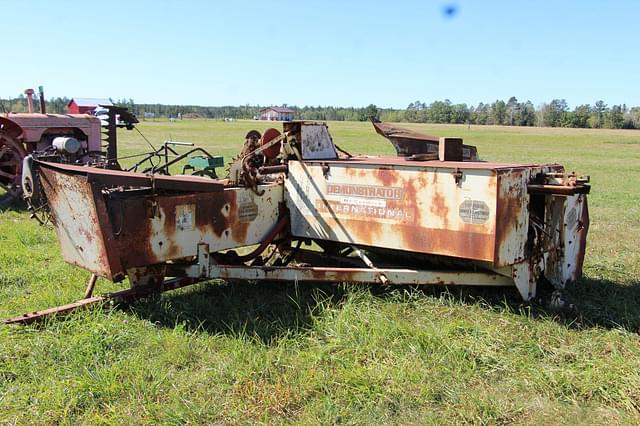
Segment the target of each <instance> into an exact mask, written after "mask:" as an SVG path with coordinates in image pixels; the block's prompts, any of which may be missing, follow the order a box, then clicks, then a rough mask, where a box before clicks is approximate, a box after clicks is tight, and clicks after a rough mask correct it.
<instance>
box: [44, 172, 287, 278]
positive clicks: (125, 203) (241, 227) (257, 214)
mask: <svg viewBox="0 0 640 426" xmlns="http://www.w3.org/2000/svg"><path fill="white" fill-rule="evenodd" d="M40 170H41V176H42V177H41V181H42V183H43V189H44V191H45V194H46V196H47V199H48V200H49V205H50V207H51V211H52V214H53V218H54V223H55V227H56V232H57V234H58V238H59V240H60V246H61V249H62V254H63V257H64V259H65V260H66V261H67V262H69V263H72V264H74V265H78V266H80V267H82V268H85V269H87V270H89V271H91V272H93V273H95V274H96V275H100V276H102V277H105V278H108V279H112V280H119V279H122V278H124V275H125V273H126V271H127V270H128V269H130V268H133V267H138V266H148V265H153V264H158V263H162V262H165V261H168V260H177V259H182V258H188V257H191V256H195V255H197V245H198V243H207V244H209V246H210V247H211V249H212V251H218V250H224V249H229V248H236V247H242V246H247V245H252V244H258V243H260V242H261V241H262V240H263V239H264V236H265V235H266V234H267V233H268V232H269V231H270V229H271V228H273V226H274V225H275V223H276V222H277V220H278V216H279V207H280V206H279V204H280V203H281V202H282V201H283V193H282V186H281V185H277V184H273V185H263V186H261V187H260V189H261V190H264V191H265V192H264V194H263V195H262V196H258V195H256V194H255V193H254V192H253V191H251V190H250V189H249V188H225V189H224V190H223V191H221V192H212V193H206V192H200V193H188V194H187V195H181V194H175V195H174V194H155V193H152V192H148V193H146V194H142V193H140V192H139V189H138V190H137V191H136V190H122V191H117V190H116V191H110V192H109V191H105V187H104V186H101V185H100V184H99V183H98V182H96V181H95V180H93V181H92V180H91V179H90V177H91V175H90V174H89V175H88V176H87V174H83V173H79V172H77V173H73V172H70V171H69V170H67V171H66V172H63V171H62V170H63V169H61V168H59V167H57V166H54V167H51V168H49V167H47V166H46V165H45V166H41V168H40ZM149 190H150V189H149Z"/></svg>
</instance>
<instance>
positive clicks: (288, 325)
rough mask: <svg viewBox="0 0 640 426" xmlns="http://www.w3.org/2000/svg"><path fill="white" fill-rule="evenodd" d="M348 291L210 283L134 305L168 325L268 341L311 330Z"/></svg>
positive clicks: (328, 287) (137, 311)
mask: <svg viewBox="0 0 640 426" xmlns="http://www.w3.org/2000/svg"><path fill="white" fill-rule="evenodd" d="M346 292H347V289H346V288H345V287H344V286H340V285H334V284H322V285H309V284H300V285H296V284H294V283H272V282H264V283H258V284H253V283H249V282H235V283H230V284H217V283H210V284H199V285H196V286H194V288H191V289H185V290H182V291H177V292H172V293H168V294H166V295H164V296H156V297H154V298H150V299H146V300H143V301H140V302H136V303H134V304H132V305H131V306H130V309H131V310H132V311H133V312H134V313H135V314H136V315H138V316H139V317H141V318H145V319H147V320H149V321H152V322H155V323H156V324H158V325H160V326H163V327H170V328H173V327H175V326H177V325H182V326H184V327H185V328H186V329H187V330H189V331H195V330H203V331H206V332H208V333H210V334H230V335H237V336H241V335H245V336H249V337H257V338H259V339H260V340H261V341H262V342H264V343H267V344H268V343H271V342H272V341H273V340H274V339H277V338H279V337H281V336H284V335H287V334H291V333H293V334H296V333H299V332H303V331H304V330H307V329H309V328H310V326H311V324H312V321H313V315H314V313H318V312H320V311H321V310H323V309H326V308H327V307H333V306H338V305H339V304H340V303H341V302H342V301H343V300H345V295H346Z"/></svg>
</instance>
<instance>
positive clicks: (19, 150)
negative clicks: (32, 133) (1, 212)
mask: <svg viewBox="0 0 640 426" xmlns="http://www.w3.org/2000/svg"><path fill="white" fill-rule="evenodd" d="M26 155H27V152H26V151H25V149H24V146H23V145H22V144H21V143H20V142H18V141H17V140H15V139H14V138H12V137H11V136H9V135H6V134H0V207H4V206H8V205H9V204H11V203H13V202H14V201H16V200H18V199H20V197H21V196H22V185H21V181H22V160H23V159H24V157H25V156H26Z"/></svg>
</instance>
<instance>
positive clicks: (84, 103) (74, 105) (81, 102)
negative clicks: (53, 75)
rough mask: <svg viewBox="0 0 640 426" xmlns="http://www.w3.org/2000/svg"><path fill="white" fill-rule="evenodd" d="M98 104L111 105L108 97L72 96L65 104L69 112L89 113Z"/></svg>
mask: <svg viewBox="0 0 640 426" xmlns="http://www.w3.org/2000/svg"><path fill="white" fill-rule="evenodd" d="M98 105H107V106H111V105H113V102H111V101H110V100H109V99H100V98H73V99H71V100H70V101H69V103H68V104H67V112H68V113H69V114H90V113H91V111H93V110H94V109H96V107H97V106H98Z"/></svg>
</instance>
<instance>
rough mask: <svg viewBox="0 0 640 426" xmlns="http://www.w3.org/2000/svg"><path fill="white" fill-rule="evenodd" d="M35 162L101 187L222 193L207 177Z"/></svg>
mask: <svg viewBox="0 0 640 426" xmlns="http://www.w3.org/2000/svg"><path fill="white" fill-rule="evenodd" d="M35 162H36V163H38V165H39V166H40V167H47V168H50V169H55V170H57V171H60V172H63V173H70V174H76V175H84V176H87V180H88V181H89V182H90V183H96V184H98V185H102V186H111V187H115V186H145V187H152V188H156V189H168V190H178V191H184V192H189V191H196V192H222V191H223V190H224V184H223V183H221V182H219V181H217V180H214V179H211V178H207V177H200V176H164V175H146V174H143V173H134V172H126V171H121V170H109V169H99V168H96V167H89V166H74V165H69V164H59V163H50V162H46V161H37V160H36V161H35Z"/></svg>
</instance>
